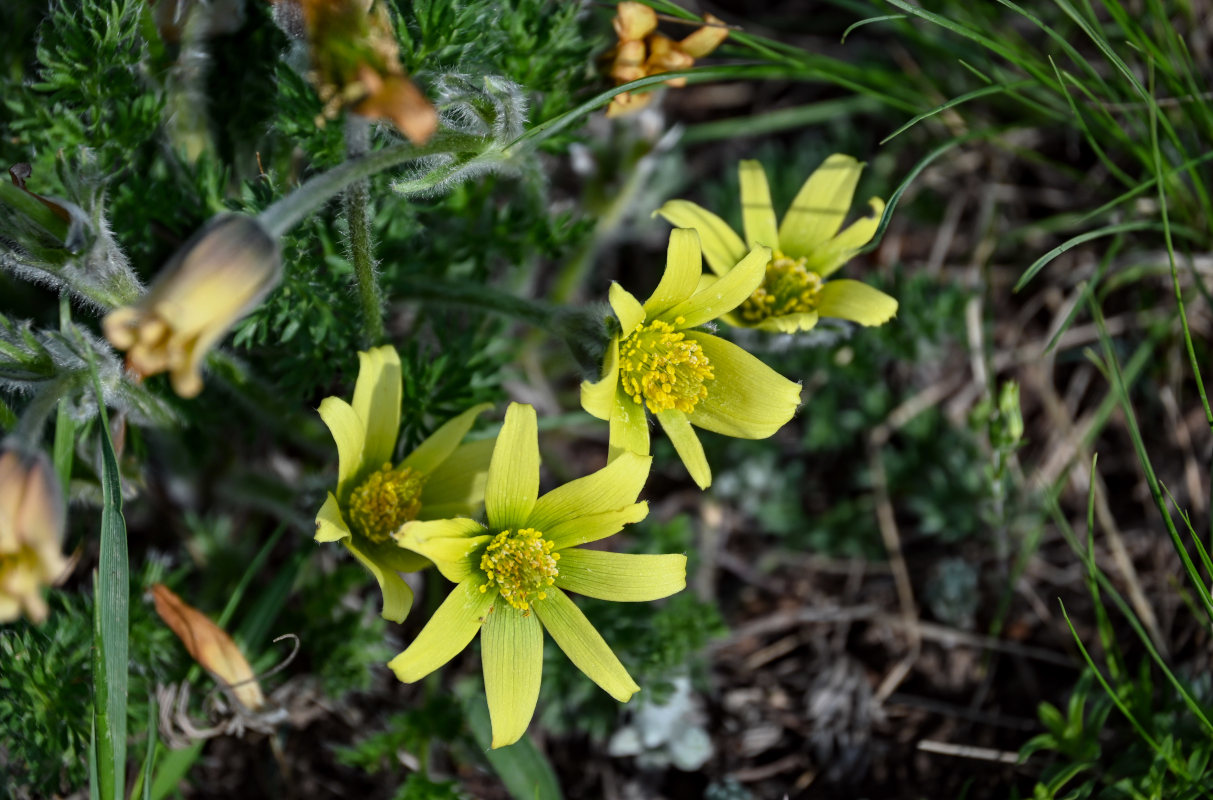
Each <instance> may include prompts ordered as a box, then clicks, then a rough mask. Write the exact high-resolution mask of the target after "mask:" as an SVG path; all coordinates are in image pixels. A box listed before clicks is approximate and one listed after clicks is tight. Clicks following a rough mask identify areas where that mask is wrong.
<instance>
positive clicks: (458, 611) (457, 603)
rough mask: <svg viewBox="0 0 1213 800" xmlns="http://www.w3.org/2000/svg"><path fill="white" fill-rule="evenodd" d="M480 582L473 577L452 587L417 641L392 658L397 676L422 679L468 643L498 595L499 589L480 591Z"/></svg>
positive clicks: (392, 664)
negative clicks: (495, 590) (496, 590)
mask: <svg viewBox="0 0 1213 800" xmlns="http://www.w3.org/2000/svg"><path fill="white" fill-rule="evenodd" d="M480 583H481V582H480V580H479V579H478V578H469V579H468V580H466V581H463V582H462V583H460V584H459V585H458V586H456V587H455V588H454V589H452V590H451V593H450V594H449V595H447V598H446V600H443V601H442V605H440V606H438V610H437V611H435V612H434V616H432V617H430V621H429V622H427V623H426V624H425V627H424V628H422V629H421V633H419V634H417V638H416V639H414V640H413V643H412V644H410V645H409V646H408V647H407V648H406V649H405V651H404V652H403V653H401V654H400V655H398V656H396V657H395V658H393V659H392V660H391V661H389V662H388V667H389V668H390V669H391V670H392V672H394V673H396V677H397V678H399V679H400V680H401V681H402V682H404V683H413V682H415V681H419V680H421V679H422V678H424V677H425V676H426V675H429V674H430V673H431V672H433V671H434V670H436V669H438V668H439V667H441V666H442V665H443V664H445V663H446V662H448V661H450V660H451V659H452V658H454V657H455V656H457V655H459V653H460V652H461V651H462V650H463V648H465V647H467V646H468V643H469V642H471V641H472V638H473V637H474V636H475V635H476V632H477V631H479V630H480V626H481V625H483V624H484V618H485V616H486V615H487V614H488V613H489V609H490V608H492V607H493V601H494V600H496V599H497V593H496V592H493V591H488V592H482V591H480Z"/></svg>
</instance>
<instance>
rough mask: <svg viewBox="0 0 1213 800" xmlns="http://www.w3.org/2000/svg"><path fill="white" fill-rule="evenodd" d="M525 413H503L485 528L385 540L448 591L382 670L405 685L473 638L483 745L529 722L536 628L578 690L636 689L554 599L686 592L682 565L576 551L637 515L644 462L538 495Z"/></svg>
mask: <svg viewBox="0 0 1213 800" xmlns="http://www.w3.org/2000/svg"><path fill="white" fill-rule="evenodd" d="M537 439H538V436H537V430H536V421H535V410H534V409H533V408H531V406H527V405H518V404H511V405H510V407H509V409H508V410H507V411H506V415H505V424H504V425H503V426H502V428H501V433H500V435H499V436H498V437H497V443H496V446H495V448H494V450H493V459H492V463H491V465H490V466H489V476H488V485H487V487H486V489H485V497H484V504H485V513H486V516H487V518H488V525H487V526H485V525H481V524H480V523H479V522H476V521H475V520H471V519H447V520H436V521H432V522H413V523H410V524H408V525H406V526H405V527H404V528H402V529H401V530H400V531H399V532H398V533H397V534H396V539H397V541H398V542H400V544H401V546H402V547H407V548H409V549H410V550H413V551H416V552H418V553H421V554H423V555H425V556H426V557H427V558H429V559H431V560H432V561H433V562H434V564H435V566H437V568H438V570H439V571H440V572H441V573H442V574H443V576H444V577H446V578H447V579H448V580H450V581H453V582H454V583H456V584H457V585H456V586H455V588H454V589H453V590H452V591H451V593H450V595H449V596H448V597H447V599H446V600H445V601H444V602H443V603H442V605H441V606H439V607H438V610H437V611H435V612H434V616H433V617H432V618H431V619H430V621H429V622H428V623H426V626H425V627H424V628H423V629H422V630H421V633H419V634H418V635H417V638H416V639H415V640H414V641H413V643H412V644H411V645H409V647H408V649H406V650H405V651H404V652H403V653H401V654H400V655H398V656H396V657H395V658H394V659H392V660H391V662H389V663H388V666H389V667H391V669H392V670H393V671H394V672H395V673H396V676H397V677H398V678H399V679H400V680H402V681H404V682H405V683H413V682H414V681H418V680H420V679H421V678H423V677H425V676H426V675H428V674H429V673H431V672H433V671H434V670H436V669H438V668H439V667H441V666H442V665H443V664H445V663H446V662H448V661H450V660H451V659H452V658H453V657H454V656H455V655H457V654H458V653H459V652H460V651H462V650H463V649H464V648H465V647H466V646H467V645H468V644H469V643H470V642H471V641H472V639H473V638H475V636H476V634H477V632H479V633H480V634H481V638H480V641H481V657H482V662H483V667H484V688H485V694H486V695H487V696H488V704H489V717H490V719H491V721H492V727H493V747H502V746H504V745H508V744H512V743H514V742H516V741H518V739H519V737H521V736H522V734H523V733H525V732H526V729H527V726H528V725H529V724H530V721H531V717H532V716H533V714H534V712H535V702H536V700H537V699H538V697H539V684H540V679H541V675H542V669H543V629H545V628H546V629H547V632H548V634H549V635H551V637H552V638H553V639H554V640H555V641H556V644H557V645H559V647H560V649H561V650H563V651H564V653H565V655H567V656H568V657H569V660H571V661H572V662H573V663H574V664H575V665H577V667H578V668H579V669H580V670H581V671H582V672H584V673H585V674H586V675H587V676H588V677H589V678H590V680H592V681H594V683H596V684H598V685H599V686H600V687H601V688H602V689H603V690H604V691H606V692H607V694H609V695H611V696H612V697H614V698H615V699H616V700H619V701H620V702H627V701H628V700H629V699H630V698H631V697H632V695H633V694H635V693H636V692H637V691H639V690H640V687H639V686H637V685H636V683H635V681H633V680H632V678H631V676H630V675H628V672H627V670H626V669H625V668H624V666H623V665H622V664H621V663H620V662H619V659H618V658H616V656H615V654H614V653H613V652H611V649H610V647H609V646H608V645H607V643H606V642H605V641H604V640H603V638H602V636H601V635H600V634H599V633H598V631H596V630H595V629H594V627H593V625H591V624H590V622H589V620H588V619H586V617H585V615H584V614H582V613H581V611H580V610H579V609H578V608H577V606H576V605H575V604H574V603H573V601H572V600H570V599H569V597H568V595H567V594H565V592H566V591H569V592H576V593H577V594H583V595H586V596H587V597H597V598H601V599H603V600H614V601H620V602H641V601H647V600H656V599H658V598H661V597H666V596H668V595H671V594H674V593H675V592H678V591H680V590H682V589H683V588H684V587H685V586H686V557H685V556H683V555H628V554H622V553H609V552H604V551H601V550H587V549H583V548H581V547H579V545H583V544H587V543H589V542H594V541H598V540H600V539H604V538H606V537H608V536H611V535H612V534H615V533H617V532H619V531H620V530H621V529H622V528H623V526H624V525H626V524H628V523H631V522H637V521H639V520H641V519H643V518H644V517H645V515H646V514H648V504H647V503H644V502H639V503H638V502H636V498H637V495H639V493H640V489H641V487H642V486H643V485H644V482H645V480H646V479H647V478H648V474H649V464H650V461H651V459H650V458H649V457H648V456H640V455H636V454H635V453H625V454H623V455H621V456H620V457H619V458H617V459H615V460H614V461H612V462H611V463H610V464H609V465H607V466H606V467H605V468H603V469H601V470H599V471H598V472H595V473H593V474H591V475H588V476H586V477H584V478H579V479H577V480H574V481H571V482H570V483H566V484H565V485H563V486H561V487H558V488H556V489H553V490H552V491H550V492H548V493H547V494H545V495H543V496H542V497H540V496H539V446H538V441H537Z"/></svg>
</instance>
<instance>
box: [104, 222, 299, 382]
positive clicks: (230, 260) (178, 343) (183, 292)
mask: <svg viewBox="0 0 1213 800" xmlns="http://www.w3.org/2000/svg"><path fill="white" fill-rule="evenodd" d="M281 274H282V262H281V259H280V258H279V254H278V245H277V243H276V242H275V241H274V238H273V237H272V236H270V234H269V233H268V232H266V230H265V229H264V228H262V227H261V224H260V223H259V222H257V221H256V220H255V219H253V218H252V217H245V216H239V215H236V214H229V215H226V216H222V217H217V218H215V219H214V220H212V221H211V222H210V223H208V224H207V225H206V227H204V228H203V229H202V230H200V231H199V232H198V233H196V234H195V235H194V237H193V238H192V239H190V240H189V242H187V243H186V244H185V246H184V247H182V248H181V249H180V250H179V251H178V252H177V254H176V255H175V256H173V259H172V260H171V261H170V262H169V263H168V265H167V266H166V267H165V268H164V270H163V272H162V273H161V274H160V276H159V277H158V278H157V279H156V281H155V283H153V284H152V287H151V289H150V290H149V291H148V293H147V294H146V295H144V296H143V299H141V300H140V301H139V303H138V305H134V306H125V307H123V308H119V309H117V310H115V311H112V312H110V313H109V314H108V315H106V317H105V319H103V320H102V321H101V326H102V328H103V329H104V331H105V337H106V338H107V339H109V340H110V343H111V344H112V345H114V347H116V348H118V349H119V350H125V351H127V352H126V363H127V367H128V368H129V369H131V370H132V371H134V372H136V373H138V374H139V375H141V376H147V375H155V374H156V373H159V372H165V371H168V373H169V376H170V378H171V380H172V384H173V391H175V392H176V393H177V394H179V395H181V396H182V397H194V396H195V395H197V394H198V392H200V391H202V375H201V373H200V367H201V364H202V359H203V358H204V357H205V356H206V354H207V352H208V351H209V350H210V349H211V348H212V347H213V346H215V344H217V343H218V342H219V340H220V339H222V338H223V336H224V335H225V334H226V333H227V332H228V330H229V329H230V328H231V327H232V325H234V324H235V323H236V321H237V320H239V319H240V318H241V317H243V316H244V315H245V314H247V313H248V312H249V311H251V310H252V309H253V308H254V307H256V305H257V304H258V303H260V302H261V300H262V299H264V297H265V296H266V295H267V294H269V292H270V290H271V289H273V288H274V286H276V285H277V283H278V279H279V278H280V277H281Z"/></svg>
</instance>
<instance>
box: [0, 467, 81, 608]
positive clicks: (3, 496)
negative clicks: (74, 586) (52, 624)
mask: <svg viewBox="0 0 1213 800" xmlns="http://www.w3.org/2000/svg"><path fill="white" fill-rule="evenodd" d="M63 526H64V507H63V493H62V491H61V490H60V488H59V480H58V479H57V478H56V477H55V473H54V470H52V469H51V465H50V462H49V461H47V459H46V457H45V456H43V455H42V454H37V455H32V456H28V455H25V454H22V453H18V452H17V451H16V450H11V449H8V450H4V451H3V452H0V622H12V621H13V620H15V619H16V618H17V617H19V616H21V614H22V612H24V613H25V615H26V616H27V617H29V618H30V619H31V620H33V621H34V622H42V621H43V620H44V619H46V614H47V606H46V601H45V600H43V598H42V589H43V587H45V586H48V585H50V584H51V583H52V582H53V581H55V580H56V579H57V578H59V577H60V575H62V574H63V571H64V570H65V569H66V568H67V562H66V560H65V559H64V558H63V555H62V553H61V552H60V548H61V547H62V542H63Z"/></svg>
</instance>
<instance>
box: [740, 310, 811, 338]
mask: <svg viewBox="0 0 1213 800" xmlns="http://www.w3.org/2000/svg"><path fill="white" fill-rule="evenodd" d="M817 319H818V314H817V312H816V311H803V312H798V313H796V314H783V315H780V316H778V317H767V318H766V319H764V320H763V321H762V322H760V323H758V324H757V325H754V326H753V327H755V328H757V329H758V330H760V331H770V332H771V333H796V332H797V331H809V330H812V329H813V328H814V327H816V325H817Z"/></svg>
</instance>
